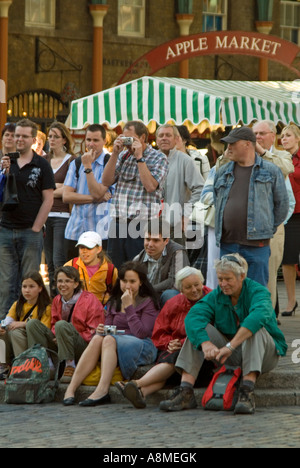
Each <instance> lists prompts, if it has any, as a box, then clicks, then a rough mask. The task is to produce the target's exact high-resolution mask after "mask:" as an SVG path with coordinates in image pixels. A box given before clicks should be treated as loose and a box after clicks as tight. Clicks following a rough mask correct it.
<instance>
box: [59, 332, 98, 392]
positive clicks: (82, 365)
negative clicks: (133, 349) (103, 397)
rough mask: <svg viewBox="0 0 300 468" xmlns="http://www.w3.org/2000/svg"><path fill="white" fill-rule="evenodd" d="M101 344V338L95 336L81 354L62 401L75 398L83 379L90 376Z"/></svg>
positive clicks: (96, 361)
mask: <svg viewBox="0 0 300 468" xmlns="http://www.w3.org/2000/svg"><path fill="white" fill-rule="evenodd" d="M102 343H103V336H99V335H96V336H94V338H93V339H92V341H91V342H90V344H89V345H88V347H87V348H86V349H85V351H84V352H83V354H82V356H81V358H80V360H79V362H78V364H77V366H76V369H75V372H74V375H73V377H72V380H71V382H70V384H69V386H68V388H67V390H66V393H65V397H64V399H67V398H71V397H74V396H75V392H76V390H77V388H78V387H79V386H80V385H81V384H82V382H83V381H84V379H85V378H86V377H87V376H88V375H90V373H91V372H92V371H93V370H94V369H95V367H96V365H97V363H98V361H99V356H100V354H101V348H102Z"/></svg>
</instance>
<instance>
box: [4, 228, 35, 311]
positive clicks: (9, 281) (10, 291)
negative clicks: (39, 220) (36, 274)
mask: <svg viewBox="0 0 300 468" xmlns="http://www.w3.org/2000/svg"><path fill="white" fill-rule="evenodd" d="M42 250H43V232H42V231H41V232H38V233H36V232H33V231H32V229H30V228H29V229H6V228H3V227H0V259H1V262H0V298H1V300H0V319H1V320H2V319H4V318H5V316H6V315H7V313H8V312H9V309H10V307H11V306H12V304H13V303H14V302H15V301H17V300H18V299H19V296H20V291H21V283H22V278H23V277H24V275H25V274H27V273H29V272H30V271H39V270H40V263H41V255H42Z"/></svg>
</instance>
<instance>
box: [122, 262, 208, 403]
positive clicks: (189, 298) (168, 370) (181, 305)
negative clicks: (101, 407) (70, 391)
mask: <svg viewBox="0 0 300 468" xmlns="http://www.w3.org/2000/svg"><path fill="white" fill-rule="evenodd" d="M203 281H204V280H203V276H202V273H201V271H199V270H196V269H195V268H192V267H188V266H187V267H185V268H183V269H182V270H180V271H179V272H178V273H177V275H176V289H178V290H179V291H180V292H181V294H179V295H177V296H175V297H173V298H172V299H170V300H169V301H167V302H166V304H165V305H164V307H163V309H162V311H161V312H160V314H159V316H158V317H157V319H156V322H155V325H154V329H153V334H152V341H153V343H154V344H155V346H156V347H157V348H158V350H159V354H158V359H157V365H156V366H154V367H152V369H150V371H149V372H147V374H146V375H144V376H143V377H142V378H141V379H139V380H131V381H130V382H128V383H127V384H125V383H124V382H118V383H117V384H116V386H117V387H118V389H119V390H120V391H121V392H122V394H123V395H124V396H125V397H126V398H127V399H128V400H129V401H130V402H131V403H132V404H133V406H135V407H136V408H145V406H146V401H145V398H146V396H147V395H150V394H151V393H154V392H157V391H158V390H160V389H161V388H163V387H164V385H165V383H166V381H167V380H168V378H169V377H171V376H172V375H173V374H174V372H175V362H176V359H177V357H178V354H179V352H180V350H181V348H182V346H183V343H184V342H185V339H186V333H185V326H184V319H185V317H186V315H187V313H188V312H189V310H190V309H191V307H193V306H194V305H195V304H196V302H198V301H199V300H200V299H201V298H202V297H204V296H205V295H206V294H208V293H209V292H210V291H211V289H209V288H207V287H206V286H203Z"/></svg>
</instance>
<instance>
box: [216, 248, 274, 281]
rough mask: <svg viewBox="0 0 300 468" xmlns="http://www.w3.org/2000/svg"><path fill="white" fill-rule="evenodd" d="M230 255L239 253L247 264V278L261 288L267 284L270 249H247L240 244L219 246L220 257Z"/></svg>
mask: <svg viewBox="0 0 300 468" xmlns="http://www.w3.org/2000/svg"><path fill="white" fill-rule="evenodd" d="M232 253H239V254H240V255H241V256H242V257H244V259H245V260H247V263H248V267H249V269H248V275H247V276H248V278H250V279H252V280H254V281H257V283H260V284H262V285H263V286H266V287H267V286H268V282H269V258H270V254H271V249H270V247H269V246H268V245H267V246H266V247H249V246H248V245H240V244H221V257H223V255H228V254H232Z"/></svg>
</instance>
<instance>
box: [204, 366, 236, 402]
mask: <svg viewBox="0 0 300 468" xmlns="http://www.w3.org/2000/svg"><path fill="white" fill-rule="evenodd" d="M241 377H242V369H241V368H240V367H231V366H226V365H224V366H222V367H221V369H220V370H219V371H217V372H216V373H215V375H214V376H213V378H212V381H211V382H210V384H209V386H208V387H207V389H206V392H205V393H204V396H203V398H202V406H203V408H204V409H206V410H211V411H233V410H234V408H235V405H236V403H237V400H238V391H239V384H240V380H241Z"/></svg>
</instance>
